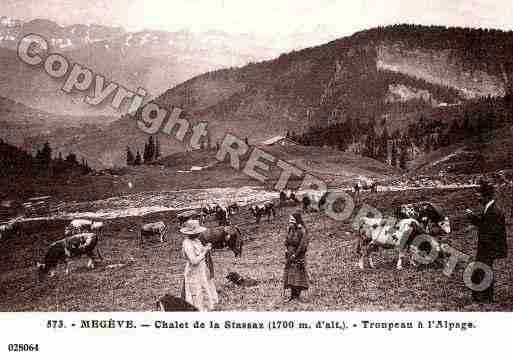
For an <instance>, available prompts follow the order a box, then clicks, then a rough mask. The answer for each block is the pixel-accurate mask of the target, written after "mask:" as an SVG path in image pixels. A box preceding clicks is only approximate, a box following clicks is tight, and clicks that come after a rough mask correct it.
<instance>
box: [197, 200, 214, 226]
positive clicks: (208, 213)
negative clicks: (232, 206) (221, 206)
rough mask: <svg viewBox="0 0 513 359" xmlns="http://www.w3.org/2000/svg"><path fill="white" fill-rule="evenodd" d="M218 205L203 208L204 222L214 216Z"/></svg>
mask: <svg viewBox="0 0 513 359" xmlns="http://www.w3.org/2000/svg"><path fill="white" fill-rule="evenodd" d="M216 209H217V204H207V205H205V206H203V207H201V210H200V211H201V217H202V222H205V219H206V218H208V217H210V216H212V215H214V214H215V213H216Z"/></svg>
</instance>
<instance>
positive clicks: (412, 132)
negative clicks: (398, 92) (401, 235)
mask: <svg viewBox="0 0 513 359" xmlns="http://www.w3.org/2000/svg"><path fill="white" fill-rule="evenodd" d="M511 102H512V99H511V98H510V97H509V96H506V97H505V98H493V97H487V98H482V99H479V100H476V101H473V102H469V103H467V104H465V105H464V106H460V107H458V108H457V109H455V110H453V112H450V111H446V112H445V113H443V112H439V113H433V114H423V115H421V116H420V117H419V118H418V119H416V120H414V121H411V122H410V123H409V124H408V126H407V127H406V128H405V129H403V131H400V130H399V129H395V130H394V131H392V132H390V131H389V129H388V128H389V127H388V125H387V121H386V120H385V119H382V120H381V122H380V124H379V126H378V125H377V123H376V119H375V118H374V117H370V118H369V119H367V120H366V121H361V120H360V119H358V118H348V119H347V120H346V121H344V122H339V123H335V124H332V125H329V126H324V127H323V126H319V125H317V126H313V127H310V128H309V129H308V130H307V131H305V132H304V133H302V134H296V133H295V132H290V131H289V132H288V133H287V137H289V138H291V139H292V140H294V141H296V142H298V143H299V144H301V145H304V146H321V147H322V146H327V147H332V148H336V149H338V150H340V151H349V152H353V153H357V154H360V155H363V156H366V157H370V158H373V159H376V160H378V161H381V162H384V163H388V164H390V165H392V166H394V167H399V168H402V169H406V166H407V162H408V161H410V160H413V159H415V157H417V156H418V155H421V154H427V153H430V152H432V151H436V150H438V149H439V148H441V147H445V146H448V145H450V144H451V143H456V142H459V141H463V140H465V139H470V138H475V139H476V140H477V141H478V142H483V141H485V140H486V139H487V137H488V136H489V133H490V132H491V131H494V130H496V129H499V128H502V127H503V126H507V125H509V124H510V123H511V119H512V115H511V114H512V113H513V106H512V104H511ZM378 128H381V132H378Z"/></svg>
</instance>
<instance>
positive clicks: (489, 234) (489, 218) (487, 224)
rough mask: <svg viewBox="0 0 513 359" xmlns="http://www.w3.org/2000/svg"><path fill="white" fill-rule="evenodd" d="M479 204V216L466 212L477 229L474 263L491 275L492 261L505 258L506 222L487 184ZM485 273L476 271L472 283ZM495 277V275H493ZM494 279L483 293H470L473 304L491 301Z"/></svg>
mask: <svg viewBox="0 0 513 359" xmlns="http://www.w3.org/2000/svg"><path fill="white" fill-rule="evenodd" d="M478 192H479V194H480V202H481V204H482V205H483V207H484V208H483V212H482V213H481V214H474V213H472V211H471V210H468V209H467V210H466V213H467V216H468V217H469V220H470V222H471V223H472V224H473V225H475V226H476V227H477V229H478V242H477V253H476V259H475V260H476V261H477V262H481V263H484V264H486V265H488V266H489V267H490V269H491V270H492V273H493V265H494V261H495V260H497V259H502V258H505V257H506V256H507V252H508V248H507V242H506V222H505V220H504V214H503V213H502V212H501V211H500V209H499V208H498V207H497V206H496V204H495V194H494V188H493V186H492V185H491V184H489V183H487V182H482V183H481V185H480V187H479V190H478ZM484 276H485V272H484V271H483V270H482V269H476V270H475V271H474V273H473V275H472V282H473V283H474V284H479V283H481V281H482V280H483V278H484ZM493 276H494V277H495V274H493ZM494 286H495V278H493V279H492V282H491V284H490V286H489V287H488V288H486V289H484V290H483V291H475V290H473V291H472V300H473V301H475V302H489V303H491V302H492V301H493V291H494Z"/></svg>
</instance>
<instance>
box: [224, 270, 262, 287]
mask: <svg viewBox="0 0 513 359" xmlns="http://www.w3.org/2000/svg"><path fill="white" fill-rule="evenodd" d="M226 279H228V280H229V281H230V282H232V283H233V284H236V285H238V286H240V287H253V286H255V285H257V284H258V281H257V280H255V279H252V278H244V277H243V276H241V275H240V274H239V273H237V272H230V273H228V275H227V276H226Z"/></svg>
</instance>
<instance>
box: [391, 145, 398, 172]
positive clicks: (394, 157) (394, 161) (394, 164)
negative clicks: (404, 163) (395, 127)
mask: <svg viewBox="0 0 513 359" xmlns="http://www.w3.org/2000/svg"><path fill="white" fill-rule="evenodd" d="M390 164H391V165H392V167H397V147H396V145H395V142H393V143H392V158H391V163H390Z"/></svg>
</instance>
